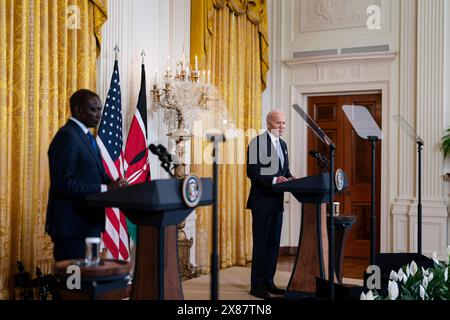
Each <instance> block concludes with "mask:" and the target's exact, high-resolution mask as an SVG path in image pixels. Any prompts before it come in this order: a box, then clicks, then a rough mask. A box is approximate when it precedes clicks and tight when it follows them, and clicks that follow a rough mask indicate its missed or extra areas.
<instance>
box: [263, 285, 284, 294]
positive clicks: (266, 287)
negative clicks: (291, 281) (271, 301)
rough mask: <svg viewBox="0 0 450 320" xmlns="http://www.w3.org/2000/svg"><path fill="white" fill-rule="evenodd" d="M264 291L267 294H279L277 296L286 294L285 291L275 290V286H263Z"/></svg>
mask: <svg viewBox="0 0 450 320" xmlns="http://www.w3.org/2000/svg"><path fill="white" fill-rule="evenodd" d="M264 290H265V291H266V292H269V293H272V294H279V295H281V294H285V293H286V290H284V289H280V288H277V287H276V286H275V285H271V286H265V287H264Z"/></svg>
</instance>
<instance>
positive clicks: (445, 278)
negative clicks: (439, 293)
mask: <svg viewBox="0 0 450 320" xmlns="http://www.w3.org/2000/svg"><path fill="white" fill-rule="evenodd" d="M447 280H448V268H446V269H445V271H444V281H445V282H447Z"/></svg>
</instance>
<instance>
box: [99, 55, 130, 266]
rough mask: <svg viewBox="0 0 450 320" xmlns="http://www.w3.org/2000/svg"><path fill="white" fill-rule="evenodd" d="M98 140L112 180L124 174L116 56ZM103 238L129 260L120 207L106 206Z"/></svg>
mask: <svg viewBox="0 0 450 320" xmlns="http://www.w3.org/2000/svg"><path fill="white" fill-rule="evenodd" d="M97 144H98V146H99V148H100V151H101V155H102V162H103V166H104V168H105V170H106V173H107V174H108V176H109V177H110V178H111V179H112V180H117V179H118V178H123V153H122V145H123V141H122V105H121V94H120V77H119V67H118V62H117V60H116V61H115V62H114V71H113V75H112V77H111V85H110V88H109V91H108V96H107V98H106V102H105V107H104V108H103V115H102V120H101V121H100V127H99V129H98V135H97ZM103 242H104V245H105V247H106V248H107V249H108V253H109V254H110V255H111V256H112V257H113V258H114V259H121V260H128V257H129V246H128V232H127V223H126V219H125V216H124V215H123V214H122V212H120V210H119V209H118V208H106V225H105V232H104V233H103Z"/></svg>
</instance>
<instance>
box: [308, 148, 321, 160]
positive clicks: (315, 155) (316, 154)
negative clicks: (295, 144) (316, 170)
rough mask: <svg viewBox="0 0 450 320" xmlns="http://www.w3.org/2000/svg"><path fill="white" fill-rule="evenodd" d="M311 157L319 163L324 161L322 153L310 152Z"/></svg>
mask: <svg viewBox="0 0 450 320" xmlns="http://www.w3.org/2000/svg"><path fill="white" fill-rule="evenodd" d="M309 155H310V156H312V157H313V158H315V159H316V160H318V161H322V159H321V158H320V153H319V152H317V151H316V150H310V151H309Z"/></svg>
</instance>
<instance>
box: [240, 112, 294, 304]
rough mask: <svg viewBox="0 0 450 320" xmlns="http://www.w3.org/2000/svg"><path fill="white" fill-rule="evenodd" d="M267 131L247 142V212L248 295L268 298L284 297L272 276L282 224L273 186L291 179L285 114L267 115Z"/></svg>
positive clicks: (280, 199)
mask: <svg viewBox="0 0 450 320" xmlns="http://www.w3.org/2000/svg"><path fill="white" fill-rule="evenodd" d="M266 121H267V131H266V132H264V133H263V134H261V135H259V136H257V137H255V138H254V139H252V140H251V141H250V144H249V146H248V149H247V177H248V178H249V179H250V181H251V189H250V194H249V197H248V201H247V209H250V210H252V223H253V224H252V232H253V252H252V271H251V290H250V294H251V295H253V296H255V297H258V298H268V297H269V296H270V295H269V293H272V294H284V290H283V289H279V288H277V287H276V286H275V283H274V276H275V272H276V268H277V261H278V251H279V249H280V237H281V226H282V223H283V211H284V209H283V193H281V192H274V191H272V185H274V184H276V183H282V182H286V181H288V180H291V179H294V177H293V176H292V174H291V172H290V171H289V159H288V151H287V145H286V143H285V142H284V141H283V140H282V139H281V138H280V137H281V136H282V135H283V133H284V129H285V125H286V120H285V116H284V113H283V112H282V111H280V110H273V111H271V112H269V113H268V115H267V119H266Z"/></svg>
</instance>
